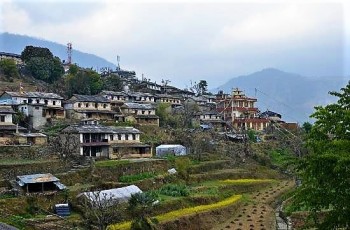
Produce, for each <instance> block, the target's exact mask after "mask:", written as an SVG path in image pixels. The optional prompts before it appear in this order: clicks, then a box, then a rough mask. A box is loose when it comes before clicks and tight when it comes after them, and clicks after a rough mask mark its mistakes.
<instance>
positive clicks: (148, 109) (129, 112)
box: [120, 103, 159, 126]
mask: <svg viewBox="0 0 350 230" xmlns="http://www.w3.org/2000/svg"><path fill="white" fill-rule="evenodd" d="M120 108H121V112H122V114H123V116H124V120H125V121H135V122H136V123H137V124H139V125H155V126H159V117H158V116H157V115H156V110H155V107H154V106H153V105H151V104H140V103H125V104H124V105H122V106H121V107H120Z"/></svg>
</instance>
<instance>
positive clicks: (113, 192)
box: [78, 185, 142, 206]
mask: <svg viewBox="0 0 350 230" xmlns="http://www.w3.org/2000/svg"><path fill="white" fill-rule="evenodd" d="M136 193H142V190H141V189H140V188H139V187H137V186H136V185H129V186H126V187H122V188H114V189H108V190H102V191H95V192H84V193H80V194H79V195H78V197H82V196H84V197H85V198H87V200H88V201H89V202H90V203H91V204H92V205H93V206H101V205H103V206H111V205H114V204H117V203H123V202H127V201H128V200H129V199H130V198H131V195H133V194H136Z"/></svg>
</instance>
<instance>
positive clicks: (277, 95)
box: [211, 67, 345, 123]
mask: <svg viewBox="0 0 350 230" xmlns="http://www.w3.org/2000/svg"><path fill="white" fill-rule="evenodd" d="M344 84H345V79H344V78H342V77H329V78H312V77H305V76H302V75H300V74H296V73H288V72H285V71H282V70H279V69H277V68H271V67H270V68H264V69H262V70H260V71H257V72H254V73H251V74H247V75H240V76H238V77H235V78H231V79H230V80H229V81H227V82H226V83H225V84H222V85H221V86H219V87H216V88H214V89H212V90H211V92H215V93H216V92H218V91H219V90H223V91H224V92H226V93H227V92H228V93H230V92H231V90H232V88H236V87H238V88H240V89H241V90H243V91H244V92H245V93H246V95H247V96H250V97H255V98H257V100H258V102H257V105H258V107H259V109H260V110H261V111H262V112H263V111H265V110H267V109H268V110H272V111H274V112H277V113H281V114H282V116H283V117H284V119H285V120H287V121H293V122H298V123H302V122H305V121H311V122H312V119H311V120H310V118H309V116H310V115H311V114H312V113H313V110H314V106H317V105H325V104H327V103H330V102H333V101H334V98H332V96H330V95H329V94H328V92H329V91H333V90H335V91H337V90H339V89H340V88H341V87H343V86H344Z"/></svg>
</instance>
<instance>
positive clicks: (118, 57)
mask: <svg viewBox="0 0 350 230" xmlns="http://www.w3.org/2000/svg"><path fill="white" fill-rule="evenodd" d="M119 62H120V56H119V55H117V68H118V70H120V64H119Z"/></svg>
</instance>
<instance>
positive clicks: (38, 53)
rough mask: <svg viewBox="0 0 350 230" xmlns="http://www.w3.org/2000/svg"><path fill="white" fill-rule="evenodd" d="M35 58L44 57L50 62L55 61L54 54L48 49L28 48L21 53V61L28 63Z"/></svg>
mask: <svg viewBox="0 0 350 230" xmlns="http://www.w3.org/2000/svg"><path fill="white" fill-rule="evenodd" d="M33 57H42V58H45V59H48V60H50V59H53V54H52V53H51V51H50V50H49V49H48V48H43V47H36V46H26V47H25V48H24V50H23V51H22V53H21V59H22V60H23V61H25V62H27V61H29V60H30V59H31V58H33Z"/></svg>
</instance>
